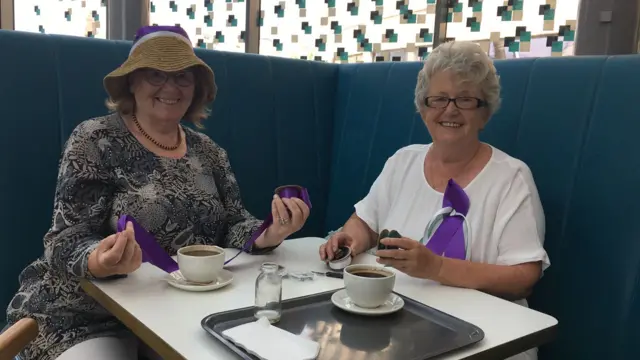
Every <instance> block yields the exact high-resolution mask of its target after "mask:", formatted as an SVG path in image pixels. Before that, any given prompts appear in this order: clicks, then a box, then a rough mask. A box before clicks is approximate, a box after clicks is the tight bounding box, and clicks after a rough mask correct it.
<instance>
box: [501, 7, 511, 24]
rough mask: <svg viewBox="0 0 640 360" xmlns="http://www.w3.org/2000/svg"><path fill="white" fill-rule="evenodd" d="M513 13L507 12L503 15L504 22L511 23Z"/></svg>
mask: <svg viewBox="0 0 640 360" xmlns="http://www.w3.org/2000/svg"><path fill="white" fill-rule="evenodd" d="M511 15H512V14H511V11H510V10H507V11H504V12H503V13H502V21H511Z"/></svg>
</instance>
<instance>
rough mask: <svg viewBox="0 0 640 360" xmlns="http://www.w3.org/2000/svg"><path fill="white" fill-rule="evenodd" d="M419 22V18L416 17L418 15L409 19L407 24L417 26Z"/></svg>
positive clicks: (412, 15)
mask: <svg viewBox="0 0 640 360" xmlns="http://www.w3.org/2000/svg"><path fill="white" fill-rule="evenodd" d="M417 21H418V17H417V16H416V14H411V15H410V16H409V18H408V19H407V22H408V23H409V24H415V23H416V22H417Z"/></svg>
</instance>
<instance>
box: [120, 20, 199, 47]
mask: <svg viewBox="0 0 640 360" xmlns="http://www.w3.org/2000/svg"><path fill="white" fill-rule="evenodd" d="M158 36H171V37H175V38H176V39H180V40H182V41H184V42H185V43H187V44H189V46H193V45H192V44H191V40H189V35H188V34H187V32H186V31H184V29H183V28H181V27H179V26H166V25H164V26H163V25H152V26H143V27H141V28H140V29H138V31H137V32H136V36H135V38H134V40H133V46H132V47H131V51H130V52H129V54H132V53H133V50H134V49H135V48H136V47H138V45H140V44H141V43H143V42H145V41H146V40H149V39H152V38H155V37H158Z"/></svg>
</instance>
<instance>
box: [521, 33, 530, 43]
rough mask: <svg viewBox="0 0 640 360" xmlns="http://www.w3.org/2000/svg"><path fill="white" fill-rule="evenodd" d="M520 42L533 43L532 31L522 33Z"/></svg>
mask: <svg viewBox="0 0 640 360" xmlns="http://www.w3.org/2000/svg"><path fill="white" fill-rule="evenodd" d="M520 41H521V42H529V41H531V31H523V32H521V33H520Z"/></svg>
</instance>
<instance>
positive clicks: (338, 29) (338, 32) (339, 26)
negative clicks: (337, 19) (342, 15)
mask: <svg viewBox="0 0 640 360" xmlns="http://www.w3.org/2000/svg"><path fill="white" fill-rule="evenodd" d="M333 33H334V34H336V35H340V34H342V25H338V26H336V28H335V29H333Z"/></svg>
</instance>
